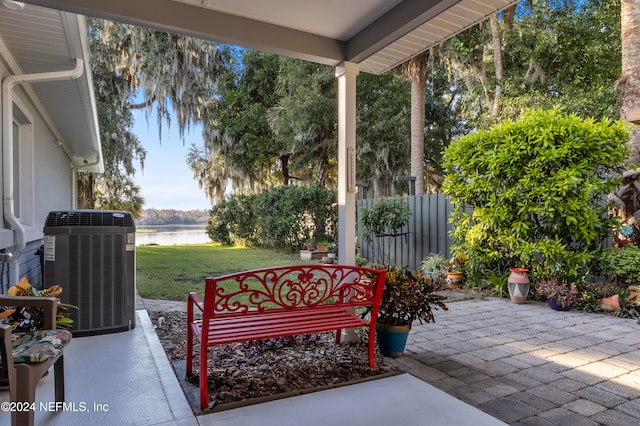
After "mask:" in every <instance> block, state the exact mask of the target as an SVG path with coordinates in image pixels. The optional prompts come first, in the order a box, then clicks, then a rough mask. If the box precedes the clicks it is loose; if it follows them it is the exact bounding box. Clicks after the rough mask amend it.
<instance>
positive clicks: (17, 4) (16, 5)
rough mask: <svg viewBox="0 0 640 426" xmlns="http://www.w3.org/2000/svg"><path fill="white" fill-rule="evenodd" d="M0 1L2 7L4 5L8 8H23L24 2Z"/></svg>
mask: <svg viewBox="0 0 640 426" xmlns="http://www.w3.org/2000/svg"><path fill="white" fill-rule="evenodd" d="M0 3H2V5H3V6H4V7H6V8H7V9H9V10H22V9H24V3H22V2H21V1H15V0H0Z"/></svg>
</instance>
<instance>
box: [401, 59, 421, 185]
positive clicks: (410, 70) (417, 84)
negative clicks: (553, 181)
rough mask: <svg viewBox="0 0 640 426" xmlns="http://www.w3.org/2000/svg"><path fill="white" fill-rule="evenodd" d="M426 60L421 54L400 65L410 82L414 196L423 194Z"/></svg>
mask: <svg viewBox="0 0 640 426" xmlns="http://www.w3.org/2000/svg"><path fill="white" fill-rule="evenodd" d="M426 73H427V60H426V56H425V54H423V53H421V54H419V55H417V56H414V57H413V58H411V59H409V60H408V61H407V62H405V63H404V64H402V74H403V76H404V78H405V79H406V80H408V81H410V82H411V176H415V178H416V193H415V195H422V194H424V90H425V85H426V78H427V76H426Z"/></svg>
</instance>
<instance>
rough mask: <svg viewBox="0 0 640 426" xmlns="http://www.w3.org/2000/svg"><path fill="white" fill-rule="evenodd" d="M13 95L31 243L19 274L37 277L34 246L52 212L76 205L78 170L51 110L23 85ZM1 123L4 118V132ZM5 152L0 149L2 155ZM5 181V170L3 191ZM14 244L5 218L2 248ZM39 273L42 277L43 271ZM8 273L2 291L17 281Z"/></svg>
mask: <svg viewBox="0 0 640 426" xmlns="http://www.w3.org/2000/svg"><path fill="white" fill-rule="evenodd" d="M3 59H4V58H0V76H1V77H2V79H3V80H4V78H5V77H7V76H8V75H9V73H8V71H7V68H6V67H5V66H4V63H3ZM38 84H47V83H38ZM0 96H1V95H0ZM11 97H12V99H13V104H14V122H17V123H18V126H19V137H20V142H19V143H20V148H19V150H20V152H19V156H20V162H19V168H20V172H19V173H20V177H19V178H20V189H19V191H20V193H19V196H18V197H17V198H19V206H17V207H19V212H20V215H19V218H20V222H21V223H22V224H23V226H24V227H25V230H26V231H27V234H26V237H27V238H26V242H27V246H28V247H31V249H27V250H25V252H24V253H23V254H22V256H21V259H20V262H19V263H20V265H21V266H20V273H19V275H20V276H24V275H29V276H30V277H32V278H31V279H33V277H34V275H33V273H31V271H32V270H37V269H39V259H38V258H37V257H36V256H34V252H33V249H32V248H33V247H34V246H39V245H40V241H41V240H42V238H43V227H44V222H45V219H46V217H47V214H48V212H49V211H51V210H68V209H72V208H74V207H75V205H74V204H75V201H74V185H75V183H74V181H75V179H74V176H75V172H74V171H73V170H72V169H71V162H70V160H69V158H68V157H67V155H66V154H65V152H64V151H63V150H62V149H61V148H60V147H59V146H58V145H57V143H56V142H57V141H56V137H55V135H54V134H53V133H52V131H51V129H50V128H49V127H48V126H47V125H46V123H45V121H44V120H43V118H42V117H43V116H46V114H47V112H46V111H43V110H40V109H39V108H38V107H37V106H36V104H34V102H33V101H32V99H30V98H29V97H28V96H27V94H26V93H25V92H24V91H23V90H22V87H20V86H19V85H18V86H16V87H15V88H14V90H13V91H12V96H11ZM36 103H39V102H36ZM0 108H1V103H0ZM0 112H1V111H0ZM1 126H2V122H1V121H0V134H1V131H2V128H1ZM1 155H2V153H1V152H0V159H1V158H2V157H1ZM0 167H2V161H0ZM3 183H4V182H3V174H2V173H0V192H2V191H3V190H2V188H3ZM3 199H4V194H3ZM1 210H2V209H0V211H1ZM13 245H14V235H13V231H12V230H11V229H9V228H8V226H7V224H6V221H4V220H3V221H1V222H0V250H2V249H8V248H10V247H12V246H13ZM12 265H13V264H12ZM7 267H9V264H3V271H5V272H6V268H7ZM36 275H37V277H38V278H39V273H37V274H36ZM6 276H7V274H6V273H5V274H3V276H2V277H0V284H1V286H0V291H1V290H5V289H6V288H7V286H8V285H11V284H14V283H6V282H5V281H6V279H7V278H6ZM32 284H34V285H37V286H39V285H40V283H38V282H32Z"/></svg>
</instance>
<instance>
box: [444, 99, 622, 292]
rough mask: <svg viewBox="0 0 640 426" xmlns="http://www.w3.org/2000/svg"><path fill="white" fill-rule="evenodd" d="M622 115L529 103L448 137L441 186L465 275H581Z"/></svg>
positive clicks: (618, 143) (606, 224)
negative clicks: (582, 114) (513, 115)
mask: <svg viewBox="0 0 640 426" xmlns="http://www.w3.org/2000/svg"><path fill="white" fill-rule="evenodd" d="M627 139H628V131H627V128H626V124H625V123H624V122H622V121H611V120H601V121H595V120H593V119H584V120H583V119H581V118H579V117H578V116H576V115H573V114H572V115H569V114H565V113H562V112H561V111H559V110H558V109H554V110H549V111H532V112H529V113H527V114H525V115H524V116H523V117H522V118H521V119H520V120H518V121H509V120H507V121H504V122H502V123H501V124H498V125H496V126H494V127H493V128H492V129H490V130H488V131H479V132H477V133H474V134H470V135H466V136H463V137H461V138H460V139H458V140H456V141H454V142H452V143H451V144H450V145H449V147H448V148H447V150H446V151H445V154H444V170H445V173H446V176H445V180H444V184H443V190H444V192H446V193H447V194H448V195H449V197H450V198H451V200H452V202H453V204H454V212H453V214H452V217H451V219H450V220H451V222H452V224H453V229H452V236H453V239H454V243H455V244H454V247H453V248H452V250H454V251H455V250H463V251H464V252H465V253H467V254H468V256H469V262H468V264H467V266H466V273H467V279H468V280H471V281H472V282H479V281H480V280H481V279H482V277H483V276H486V275H488V274H489V273H492V274H507V271H508V268H510V267H527V268H528V269H529V270H530V271H531V272H532V275H533V276H535V277H537V278H545V277H547V278H548V277H555V278H557V279H559V280H560V281H562V282H572V281H576V280H580V279H581V278H583V277H584V276H586V275H587V274H588V273H589V270H590V268H591V266H592V264H593V260H594V257H595V255H596V253H598V250H599V249H601V245H602V242H603V240H604V239H605V238H606V237H607V236H609V235H610V233H611V229H612V227H613V226H614V224H615V223H616V219H615V218H613V217H610V216H609V215H608V212H607V204H606V202H605V201H604V199H605V195H606V194H608V193H609V192H611V190H613V189H614V188H615V187H616V185H617V183H618V179H616V178H614V177H613V176H614V174H615V173H616V172H619V171H621V163H622V161H623V160H625V158H626V157H627V149H626V141H627Z"/></svg>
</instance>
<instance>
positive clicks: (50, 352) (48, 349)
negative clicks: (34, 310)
mask: <svg viewBox="0 0 640 426" xmlns="http://www.w3.org/2000/svg"><path fill="white" fill-rule="evenodd" d="M70 341H71V333H70V332H69V331H67V330H37V331H34V332H31V333H13V335H12V345H13V362H14V363H15V364H32V363H37V362H42V361H46V360H48V359H50V358H53V357H55V356H57V355H58V354H60V353H61V352H62V350H63V349H64V348H65V346H67V344H68V343H69V342H70Z"/></svg>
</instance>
